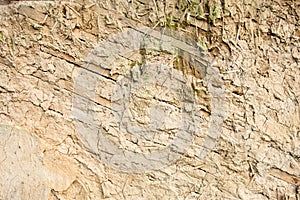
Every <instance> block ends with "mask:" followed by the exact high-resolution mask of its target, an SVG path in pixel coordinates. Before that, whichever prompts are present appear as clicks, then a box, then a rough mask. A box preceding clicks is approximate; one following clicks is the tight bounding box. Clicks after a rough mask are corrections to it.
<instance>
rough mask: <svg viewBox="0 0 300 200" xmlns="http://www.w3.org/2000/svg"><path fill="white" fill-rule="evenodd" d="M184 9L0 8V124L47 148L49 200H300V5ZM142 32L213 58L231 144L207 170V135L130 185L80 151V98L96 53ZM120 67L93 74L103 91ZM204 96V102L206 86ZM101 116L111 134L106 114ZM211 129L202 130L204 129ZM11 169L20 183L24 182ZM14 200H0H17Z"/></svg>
mask: <svg viewBox="0 0 300 200" xmlns="http://www.w3.org/2000/svg"><path fill="white" fill-rule="evenodd" d="M29 4H30V5H31V6H30V5H29ZM187 4H188V1H183V0H182V1H167V2H166V4H164V1H151V2H146V1H132V2H128V1H125V0H124V1H123V0H118V1H101V2H98V3H93V2H88V1H85V2H83V1H76V2H74V1H72V2H57V3H49V2H48V3H41V2H39V3H36V2H35V3H32V2H31V3H28V2H26V3H16V4H14V5H10V6H9V7H3V6H1V7H0V10H1V11H0V19H1V20H0V43H1V45H0V49H1V50H0V70H1V72H0V123H1V124H11V125H14V126H19V127H22V128H24V129H26V130H28V132H30V133H32V134H33V135H35V136H37V137H38V138H39V143H40V147H41V149H40V150H39V151H38V152H39V153H41V154H44V155H45V156H43V159H44V161H43V163H44V164H43V167H46V168H49V170H48V172H47V170H46V173H47V174H46V176H48V180H49V181H50V183H47V187H49V191H50V194H49V199H76V198H77V199H157V198H160V199H176V198H178V199H184V198H185V199H284V198H285V199H297V198H298V199H300V197H299V176H300V174H299V156H300V150H299V137H300V135H299V134H300V129H299V124H300V122H299V119H300V116H299V113H300V111H299V102H300V90H299V88H300V82H299V81H300V66H299V55H298V54H299V48H300V47H299V40H300V37H299V36H300V34H299V28H298V26H299V23H298V21H299V14H298V12H297V11H298V10H299V9H300V8H299V6H300V5H299V3H298V2H296V1H280V0H276V1H250V2H241V1H236V0H228V1H224V2H223V1H219V0H214V1H202V3H200V4H198V2H196V3H192V4H190V5H189V6H188V5H187ZM33 7H34V8H33ZM188 15H189V19H187V16H188ZM130 19H134V20H136V21H134V20H130ZM137 21H138V22H137ZM139 25H143V26H149V27H154V26H155V25H156V26H157V27H160V26H168V27H169V28H176V27H177V28H178V30H179V32H182V33H184V34H187V35H189V36H191V37H192V38H193V39H194V40H195V41H197V43H198V45H199V46H201V48H203V49H207V50H208V51H209V52H210V54H211V55H212V56H213V57H214V59H215V61H216V63H217V65H218V68H219V70H220V72H221V75H222V79H223V81H224V83H225V84H224V87H225V90H226V102H227V105H228V109H227V116H226V120H225V124H224V126H223V133H222V134H221V137H220V138H219V139H218V140H217V141H218V143H217V144H216V146H215V148H214V149H213V151H212V152H210V153H209V154H208V156H207V157H206V158H204V159H201V160H199V159H197V157H195V153H194V152H198V148H199V146H201V145H202V142H203V138H202V136H201V134H199V138H198V139H197V140H195V141H194V145H193V146H192V147H191V149H190V150H189V151H188V152H187V153H186V154H185V155H184V156H183V157H182V158H180V159H179V160H178V161H177V162H175V163H173V164H172V165H170V166H168V167H165V168H164V169H162V170H158V171H155V172H151V173H146V174H125V173H120V172H117V171H114V170H112V169H110V168H108V167H106V166H105V165H104V164H103V163H101V162H99V160H98V159H96V158H95V157H93V156H92V155H91V154H90V153H89V152H88V151H87V149H86V148H85V146H84V145H83V143H82V142H81V141H80V138H79V137H78V133H77V132H76V129H75V126H74V121H73V118H72V111H71V108H72V95H73V94H72V91H73V90H72V89H73V83H74V79H75V76H76V72H78V71H79V69H82V67H83V66H84V59H85V58H86V57H87V56H88V54H89V53H90V52H91V51H92V50H93V49H94V47H95V46H96V45H97V44H98V43H99V42H100V41H104V40H106V39H107V38H108V37H109V36H110V35H112V34H114V33H120V32H121V31H124V30H126V29H127V28H130V27H131V28H136V27H139ZM154 57H158V58H161V55H156V56H153V57H151V59H154ZM125 60H126V59H125ZM123 64H124V65H125V66H123V67H122V66H120V65H119V64H118V63H117V62H116V64H115V65H116V66H115V68H112V69H111V71H110V70H109V69H101V70H99V69H98V68H96V69H98V70H99V71H97V72H98V74H99V76H101V77H102V78H100V79H101V81H102V82H101V83H99V87H102V88H104V87H105V86H106V85H107V87H112V86H113V83H114V82H113V80H115V79H116V78H117V75H118V74H117V73H118V72H121V71H122V70H124V71H126V70H125V69H128V68H130V67H128V65H126V62H123ZM128 64H129V65H130V64H131V62H130V61H128ZM182 64H183V66H185V64H184V63H182ZM126 66H127V68H126ZM108 77H109V78H111V79H108ZM196 86H197V88H198V90H199V94H201V97H205V95H207V89H206V88H207V86H206V85H202V84H201V83H197V85H196ZM99 94H101V95H99V96H98V97H97V101H98V102H100V105H105V106H107V105H108V106H109V103H110V99H108V98H109V97H110V96H109V95H110V93H108V92H107V91H103V90H100V89H99ZM208 96H209V94H208ZM200 99H201V98H200ZM203 99H205V98H203ZM202 101H203V103H202V104H203V107H202V109H201V110H200V113H201V115H200V114H199V116H206V117H207V118H209V116H210V115H211V112H210V109H209V107H206V106H205V105H206V104H205V102H206V101H207V100H202ZM99 107H100V106H99ZM99 110H100V109H99ZM99 116H100V119H103V121H104V122H107V123H109V122H108V121H105V120H107V119H106V118H105V112H103V113H102V115H101V114H100V112H99ZM101 116H103V118H101ZM207 118H205V117H203V118H201V119H202V120H203V124H204V125H205V123H207V122H206V120H207ZM205 128H207V127H205V126H204V127H203V130H204V131H205ZM110 139H111V140H112V141H113V140H114V139H118V137H116V136H114V135H112V136H111V138H110ZM122 139H123V141H124V142H126V141H131V140H133V141H134V139H132V138H130V136H126V135H125V137H124V138H122ZM12 144H15V143H14V141H12ZM137 144H138V143H137ZM143 145H144V144H143ZM143 145H141V146H143ZM1 147H2V149H3V148H4V147H5V148H7V146H5V145H4V144H3V143H1ZM34 149H35V148H34ZM34 151H37V149H35V150H34ZM1 155H4V154H1ZM24 155H27V152H24ZM37 163H38V162H37ZM56 165H59V166H56ZM27 166H32V163H30V164H27ZM15 169H16V170H14V171H12V173H16V174H19V173H20V169H19V168H18V167H16V168H15ZM67 169H70V170H67ZM2 171H3V172H5V173H7V172H8V171H7V168H6V167H5V168H4V169H1V174H3V172H2ZM33 177H34V176H33ZM8 178H12V177H8ZM5 187H9V185H5ZM1 188H2V187H1ZM19 188H20V187H19ZM7 191H9V190H5V191H4V192H3V191H2V190H1V194H5V195H8V194H11V193H7ZM19 191H21V190H19ZM29 193H31V191H29ZM19 194H20V193H19ZM35 194H38V193H35ZM5 197H6V196H5Z"/></svg>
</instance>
